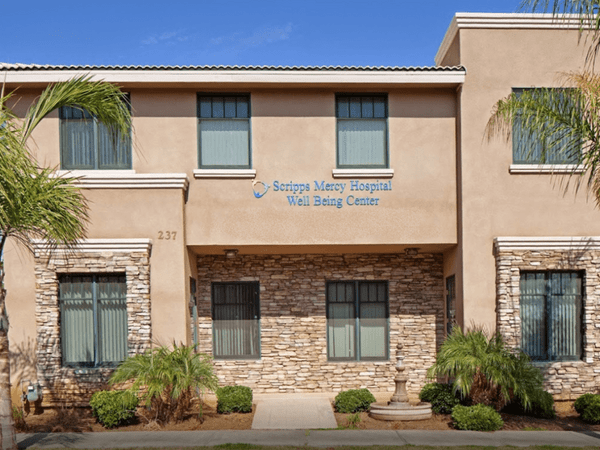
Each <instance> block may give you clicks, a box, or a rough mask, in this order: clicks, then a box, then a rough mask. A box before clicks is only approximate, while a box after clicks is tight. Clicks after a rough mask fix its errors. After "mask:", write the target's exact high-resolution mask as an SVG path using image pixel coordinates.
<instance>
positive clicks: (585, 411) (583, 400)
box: [574, 394, 600, 423]
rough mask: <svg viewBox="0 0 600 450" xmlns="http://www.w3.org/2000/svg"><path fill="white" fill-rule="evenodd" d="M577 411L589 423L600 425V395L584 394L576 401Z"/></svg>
mask: <svg viewBox="0 0 600 450" xmlns="http://www.w3.org/2000/svg"><path fill="white" fill-rule="evenodd" d="M574 406H575V411H577V413H578V414H579V416H580V417H581V419H582V420H583V421H584V422H587V423H600V395H598V394H583V395H582V396H581V397H579V398H578V399H577V400H575V405H574Z"/></svg>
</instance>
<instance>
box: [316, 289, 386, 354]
mask: <svg viewBox="0 0 600 450" xmlns="http://www.w3.org/2000/svg"><path fill="white" fill-rule="evenodd" d="M388 317H389V308H388V284H387V282H385V281H330V282H328V283H327V357H328V358H329V360H330V361H383V360H387V359H388V356H389V344H388V343H389V337H388V335H389V332H388Z"/></svg>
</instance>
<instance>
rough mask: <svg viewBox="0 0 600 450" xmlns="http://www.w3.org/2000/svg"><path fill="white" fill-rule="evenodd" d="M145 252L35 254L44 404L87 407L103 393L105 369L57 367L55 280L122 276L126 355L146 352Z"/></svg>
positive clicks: (148, 343) (148, 331) (147, 295)
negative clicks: (68, 275)
mask: <svg viewBox="0 0 600 450" xmlns="http://www.w3.org/2000/svg"><path fill="white" fill-rule="evenodd" d="M149 258H150V256H149V251H140V252H97V253H91V252H85V253H73V254H71V253H70V254H65V253H62V254H61V253H58V254H54V256H53V257H52V258H49V257H48V256H47V255H46V256H44V255H43V254H42V255H39V254H36V258H35V275H36V312H35V314H36V323H37V331H38V333H37V351H36V354H37V373H38V375H37V376H38V381H39V382H40V383H41V384H42V386H43V387H44V404H45V405H56V404H69V405H73V406H77V405H79V406H83V405H85V406H87V405H88V401H89V397H90V396H91V394H92V393H93V392H95V391H96V390H99V389H104V388H105V387H106V381H107V380H108V376H109V375H110V373H111V372H112V370H111V369H109V368H84V369H75V368H69V367H62V362H61V342H60V305H59V300H58V277H59V275H60V274H66V273H71V274H76V273H91V274H100V273H125V278H126V283H127V333H128V334H127V344H128V352H129V355H130V356H131V355H135V354H137V353H141V352H143V351H145V350H146V349H148V348H150V347H151V336H152V335H151V327H150V262H149Z"/></svg>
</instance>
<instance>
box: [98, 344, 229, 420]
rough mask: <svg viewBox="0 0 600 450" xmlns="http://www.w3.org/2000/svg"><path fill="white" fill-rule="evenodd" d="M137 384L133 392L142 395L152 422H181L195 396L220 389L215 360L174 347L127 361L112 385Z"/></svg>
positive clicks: (191, 349)
mask: <svg viewBox="0 0 600 450" xmlns="http://www.w3.org/2000/svg"><path fill="white" fill-rule="evenodd" d="M126 381H133V384H132V386H131V388H129V390H131V391H132V392H135V393H137V394H139V395H140V398H141V399H142V401H143V403H144V405H145V406H146V408H147V412H145V414H147V415H148V416H149V419H150V420H155V421H157V422H158V423H167V422H170V421H175V422H179V421H181V420H183V418H184V416H185V414H186V413H187V412H188V410H189V409H190V407H191V405H192V400H193V399H194V397H195V396H198V397H200V395H201V394H202V393H203V392H204V391H205V390H207V389H208V390H213V391H214V390H215V389H216V388H217V386H218V382H217V377H216V375H215V374H214V371H213V365H212V360H211V358H210V357H209V356H207V355H204V354H202V353H195V351H194V347H189V346H186V345H179V346H178V345H177V344H173V348H172V349H171V348H170V347H167V346H163V347H157V348H153V349H150V350H148V351H146V352H145V353H144V354H141V355H135V356H132V357H130V358H127V359H126V360H125V361H123V362H122V363H121V364H120V365H119V367H117V369H116V370H115V371H114V372H113V374H112V376H111V377H110V383H111V384H115V383H123V382H126Z"/></svg>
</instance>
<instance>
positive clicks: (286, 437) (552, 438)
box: [17, 430, 600, 449]
mask: <svg viewBox="0 0 600 450" xmlns="http://www.w3.org/2000/svg"><path fill="white" fill-rule="evenodd" d="M17 440H18V443H19V448H23V449H24V448H141V447H193V446H214V445H219V444H227V443H247V444H257V445H289V446H304V445H306V446H310V447H334V446H341V445H407V444H411V445H431V446H453V445H481V446H494V447H497V446H502V445H513V446H516V447H527V446H530V445H554V446H567V447H583V446H600V432H574V431H496V432H492V433H484V432H477V431H421V430H403V431H373V430H242V431H152V432H139V431H135V432H134V431H132V432H123V431H122V432H102V433H36V434H18V435H17Z"/></svg>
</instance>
